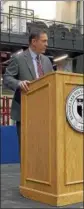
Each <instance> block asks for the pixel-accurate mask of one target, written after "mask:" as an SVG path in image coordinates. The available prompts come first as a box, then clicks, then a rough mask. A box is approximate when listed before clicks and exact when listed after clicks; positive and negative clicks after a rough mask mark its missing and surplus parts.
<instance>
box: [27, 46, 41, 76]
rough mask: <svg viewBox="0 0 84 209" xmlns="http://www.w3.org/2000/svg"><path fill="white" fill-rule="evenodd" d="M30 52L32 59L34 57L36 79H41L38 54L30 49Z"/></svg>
mask: <svg viewBox="0 0 84 209" xmlns="http://www.w3.org/2000/svg"><path fill="white" fill-rule="evenodd" d="M29 52H30V54H31V57H32V61H33V65H34V69H35V74H36V78H39V74H38V70H37V61H36V57H37V54H36V53H35V52H33V51H32V50H31V49H30V48H29Z"/></svg>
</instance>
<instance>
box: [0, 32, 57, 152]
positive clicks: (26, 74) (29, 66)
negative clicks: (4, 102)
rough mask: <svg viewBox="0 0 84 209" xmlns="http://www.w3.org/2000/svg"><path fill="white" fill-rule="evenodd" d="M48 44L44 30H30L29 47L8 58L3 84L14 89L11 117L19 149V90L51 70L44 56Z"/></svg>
mask: <svg viewBox="0 0 84 209" xmlns="http://www.w3.org/2000/svg"><path fill="white" fill-rule="evenodd" d="M47 45H48V37H47V34H46V32H45V31H44V30H40V29H38V30H35V31H32V32H31V34H30V35H29V48H28V49H27V50H26V51H24V52H22V53H21V54H18V55H15V56H13V57H12V58H11V59H10V63H9V65H8V67H7V69H6V72H5V74H4V78H3V81H4V85H5V86H7V87H8V88H10V89H11V90H13V91H15V94H14V98H13V101H12V108H11V118H12V119H13V120H15V121H16V126H17V134H18V139H19V151H20V146H21V144H20V126H21V124H20V118H21V117H20V109H21V108H20V105H21V101H20V94H21V90H23V91H25V92H26V91H28V90H29V84H30V82H31V81H32V80H35V79H38V78H39V77H40V76H43V75H44V74H45V73H48V72H49V71H52V69H53V66H52V64H51V62H50V60H49V59H48V57H46V56H44V55H43V53H45V50H46V48H47Z"/></svg>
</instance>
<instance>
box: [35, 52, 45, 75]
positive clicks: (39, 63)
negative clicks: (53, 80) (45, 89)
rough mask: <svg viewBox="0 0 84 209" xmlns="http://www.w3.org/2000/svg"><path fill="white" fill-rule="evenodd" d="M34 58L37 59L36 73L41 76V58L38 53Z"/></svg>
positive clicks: (42, 73)
mask: <svg viewBox="0 0 84 209" xmlns="http://www.w3.org/2000/svg"><path fill="white" fill-rule="evenodd" d="M36 60H37V70H38V74H39V77H41V76H43V75H44V72H43V69H42V64H41V60H40V56H39V55H38V56H37V57H36Z"/></svg>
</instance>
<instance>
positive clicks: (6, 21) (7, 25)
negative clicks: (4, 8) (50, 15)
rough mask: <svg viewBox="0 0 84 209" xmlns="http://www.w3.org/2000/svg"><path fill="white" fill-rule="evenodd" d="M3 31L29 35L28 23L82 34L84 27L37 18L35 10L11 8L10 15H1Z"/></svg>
mask: <svg viewBox="0 0 84 209" xmlns="http://www.w3.org/2000/svg"><path fill="white" fill-rule="evenodd" d="M1 21H2V24H1V31H3V32H7V33H15V34H23V33H25V34H27V33H28V31H27V24H28V23H35V22H36V23H38V22H39V23H42V24H45V26H46V27H47V28H48V29H49V27H50V26H52V25H54V27H58V28H59V27H60V28H63V27H65V28H67V29H68V30H69V31H71V30H72V28H74V29H76V30H78V31H79V32H80V34H83V32H84V25H77V24H71V23H65V22H58V21H53V20H46V19H40V18H36V17H35V15H34V11H33V10H28V9H21V8H16V7H11V6H10V7H9V13H1Z"/></svg>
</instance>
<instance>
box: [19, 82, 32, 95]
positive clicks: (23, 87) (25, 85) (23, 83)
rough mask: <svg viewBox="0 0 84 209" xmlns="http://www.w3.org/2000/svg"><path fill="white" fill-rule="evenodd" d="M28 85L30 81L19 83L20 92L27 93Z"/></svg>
mask: <svg viewBox="0 0 84 209" xmlns="http://www.w3.org/2000/svg"><path fill="white" fill-rule="evenodd" d="M29 84H30V81H27V80H25V81H20V82H19V87H20V88H21V90H23V91H25V92H27V91H29Z"/></svg>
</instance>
